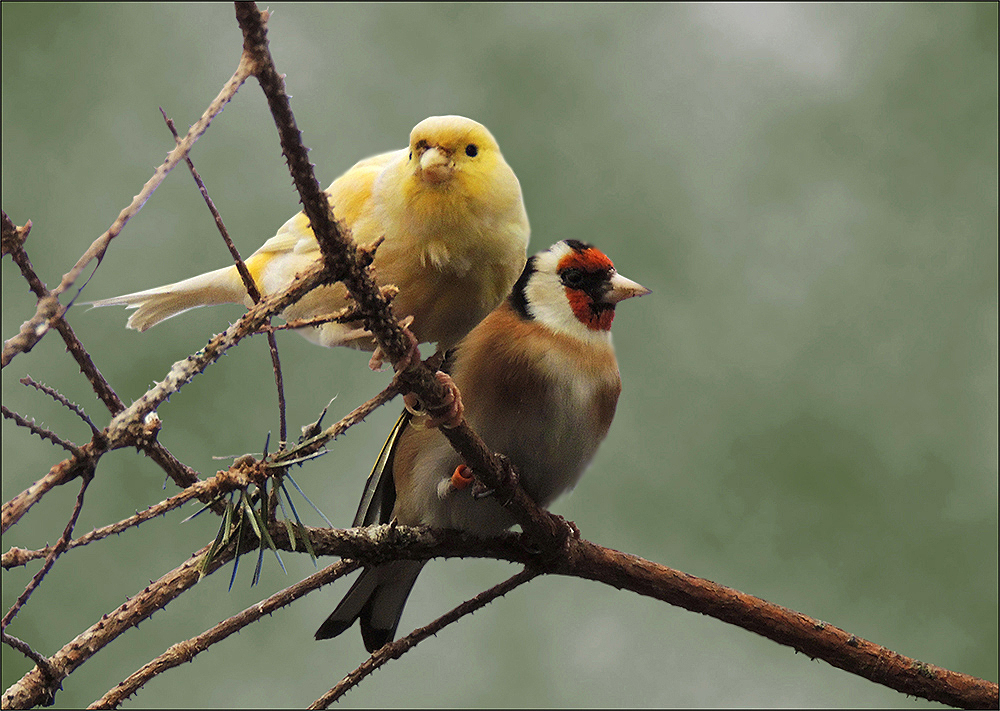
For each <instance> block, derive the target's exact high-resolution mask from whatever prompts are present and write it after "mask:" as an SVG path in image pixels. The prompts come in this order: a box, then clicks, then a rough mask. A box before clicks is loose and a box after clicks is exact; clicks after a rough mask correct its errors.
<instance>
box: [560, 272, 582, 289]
mask: <svg viewBox="0 0 1000 711" xmlns="http://www.w3.org/2000/svg"><path fill="white" fill-rule="evenodd" d="M559 279H560V281H562V283H563V284H564V285H566V286H568V287H569V288H570V289H579V288H580V287H581V286H583V272H581V271H580V270H579V269H567V270H565V271H564V272H563V273H562V274H560V275H559Z"/></svg>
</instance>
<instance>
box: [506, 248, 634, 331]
mask: <svg viewBox="0 0 1000 711" xmlns="http://www.w3.org/2000/svg"><path fill="white" fill-rule="evenodd" d="M649 293H650V291H649V289H647V288H646V287H644V286H642V285H641V284H637V283H636V282H634V281H632V280H631V279H626V278H625V277H623V276H622V275H621V274H619V273H618V272H617V271H616V270H615V265H614V264H612V262H611V260H610V259H608V257H607V256H606V255H605V254H604V253H603V252H601V251H600V250H599V249H597V248H596V247H594V246H593V245H590V244H587V243H586V242H580V241H579V240H575V239H568V240H563V241H562V242H557V243H556V244H554V245H552V247H550V248H549V249H547V250H545V251H544V252H539V253H538V254H536V255H535V256H533V257H532V258H531V259H529V260H528V264H527V265H526V266H525V268H524V272H522V274H521V277H520V279H518V280H517V283H516V284H515V285H514V289H513V291H512V292H511V296H510V300H511V304H512V306H513V307H514V310H515V311H517V312H518V313H519V314H520V315H521V316H522V317H523V318H528V319H534V320H537V321H539V322H541V323H543V324H545V325H546V326H548V327H549V328H551V329H553V330H554V331H557V332H562V333H567V334H570V335H574V336H576V337H578V338H581V339H584V340H607V339H608V338H609V337H610V331H611V322H612V321H613V320H614V317H615V306H616V305H617V304H618V302H620V301H623V300H624V299H629V298H632V297H633V296H644V295H646V294H649Z"/></svg>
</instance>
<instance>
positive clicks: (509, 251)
mask: <svg viewBox="0 0 1000 711" xmlns="http://www.w3.org/2000/svg"><path fill="white" fill-rule="evenodd" d="M327 193H328V194H329V196H330V201H331V204H332V205H333V211H334V215H335V216H336V217H337V218H338V219H340V220H341V221H343V222H344V223H345V224H346V225H347V226H348V227H349V228H350V230H351V235H352V236H353V238H354V241H355V242H356V243H357V244H358V245H359V246H365V245H370V244H372V243H373V242H374V241H375V240H377V239H378V238H379V237H385V241H384V242H383V243H382V245H381V246H380V247H379V248H378V251H377V252H376V253H375V258H374V261H373V263H372V267H373V269H374V278H375V281H376V282H377V283H378V284H379V285H380V286H381V285H385V284H395V285H396V286H397V287H398V288H399V293H398V295H397V296H396V298H395V299H394V301H393V304H392V306H393V311H394V313H395V314H396V317H397V318H399V319H405V318H408V317H412V323H411V325H410V331H411V332H412V333H413V335H414V336H415V337H416V339H417V342H419V343H424V342H436V343H438V348H439V349H441V350H446V349H448V348H451V347H452V346H454V345H455V344H456V343H458V341H459V340H461V338H462V337H463V336H464V335H465V334H467V333H468V332H469V331H470V330H471V329H472V327H473V326H475V325H476V324H477V323H479V322H480V321H481V320H482V319H483V317H485V316H486V315H487V314H488V313H489V312H490V311H491V310H493V308H494V307H495V306H496V305H497V304H499V303H500V301H501V300H503V298H504V297H505V296H506V295H507V294H508V292H509V291H510V289H511V286H513V284H514V281H515V280H516V279H517V277H518V275H519V274H520V273H521V270H522V268H523V267H524V263H525V256H526V254H525V252H526V249H527V246H528V236H529V232H530V230H529V227H528V216H527V214H526V213H525V210H524V201H523V199H522V195H521V186H520V183H518V180H517V177H516V176H515V175H514V171H513V170H511V168H510V166H509V165H507V162H506V161H505V160H504V157H503V155H502V154H501V153H500V147H499V146H498V145H497V142H496V140H495V139H494V138H493V136H492V134H490V132H489V131H488V130H487V129H486V127H485V126H483V125H482V124H479V123H476V122H475V121H472V120H470V119H467V118H464V117H462V116H432V117H430V118H427V119H424V120H423V121H421V122H420V123H418V124H417V125H416V126H415V127H414V128H413V131H411V133H410V145H409V148H403V149H401V150H398V151H393V152H391V153H383V154H381V155H376V156H373V157H371V158H366V159H365V160H362V161H360V162H358V163H357V164H355V165H354V167H352V168H351V169H350V170H348V171H347V172H346V173H344V174H343V175H342V176H340V177H339V178H337V179H336V180H335V181H334V182H333V184H332V185H330V187H329V188H328V189H327ZM319 259H320V252H319V245H318V243H317V242H316V238H315V236H314V235H313V232H312V229H311V227H310V225H309V220H308V218H306V216H305V213H303V212H300V213H299V214H297V215H296V216H295V217H293V218H292V219H290V220H289V221H288V222H286V223H285V224H284V225H283V226H282V227H281V229H279V230H278V234H276V235H275V236H274V237H272V238H271V239H269V240H268V241H267V242H265V243H264V245H263V246H262V247H261V248H260V249H258V250H257V251H256V252H254V253H253V254H252V255H251V256H250V257H249V258H248V259H247V260H246V264H247V267H248V268H249V270H250V273H251V274H252V275H253V278H254V281H256V282H257V286H258V288H259V289H260V291H261V292H262V293H263V294H264V295H265V296H266V295H269V294H272V293H275V292H278V291H280V290H282V289H283V288H285V287H286V286H287V285H288V284H290V283H291V281H292V278H293V277H294V276H295V274H296V273H297V272H301V271H303V270H304V269H305V268H306V267H308V266H309V265H310V264H312V263H313V262H315V261H317V260H319ZM346 297H347V290H346V288H345V287H344V285H343V284H339V283H338V284H333V285H330V286H326V287H322V288H320V289H317V290H315V291H313V292H311V293H309V294H308V295H306V297H305V298H303V299H302V300H301V301H299V302H298V303H296V304H294V305H292V306H290V307H289V308H288V309H286V310H285V312H284V313H283V314H282V316H283V317H284V318H285V319H287V320H290V319H297V318H310V317H315V316H320V315H323V314H329V313H333V312H336V311H337V310H338V309H340V308H342V307H343V306H345V305H346V303H347V300H346ZM222 303H245V304H246V305H247V306H250V305H251V302H250V299H249V297H248V296H247V292H246V289H245V288H244V286H243V282H242V280H241V279H240V276H239V273H238V272H237V270H236V267H235V266H230V267H225V268H223V269H218V270H216V271H212V272H208V273H206V274H201V275H200V276H196V277H192V278H190V279H186V280H184V281H180V282H177V283H176V284H168V285H167V286H161V287H159V288H156V289H149V290H147V291H140V292H137V293H134V294H127V295H125V296H117V297H114V298H110V299H103V300H101V301H96V302H94V304H93V305H94V306H113V305H123V306H127V307H129V308H134V309H136V312H135V313H134V314H132V315H131V317H130V318H129V320H128V327H129V328H134V329H137V330H139V331H145V330H146V329H147V328H150V327H152V326H155V325H156V324H158V323H160V322H161V321H163V320H165V319H168V318H170V317H171V316H176V315H177V314H179V313H181V312H183V311H187V310H188V309H192V308H195V307H198V306H208V305H214V304H222ZM299 332H300V333H301V334H302V335H303V336H304V337H305V338H307V339H309V340H310V341H313V342H315V343H318V344H319V345H322V346H329V347H332V346H349V347H352V348H360V349H362V350H373V349H374V347H375V343H374V341H373V339H372V338H371V334H369V333H368V332H366V331H365V330H364V329H363V328H362V326H361V324H360V322H359V323H351V324H339V323H327V324H323V325H321V326H310V327H306V328H302V329H299Z"/></svg>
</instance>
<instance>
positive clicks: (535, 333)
mask: <svg viewBox="0 0 1000 711" xmlns="http://www.w3.org/2000/svg"><path fill="white" fill-rule="evenodd" d="M648 293H650V292H649V290H648V289H646V288H645V287H643V286H640V285H639V284H637V283H635V282H634V281H631V280H629V279H626V278H625V277H623V276H621V275H620V274H618V272H616V271H615V268H614V265H613V264H612V263H611V260H610V259H608V258H607V257H606V256H605V255H604V254H603V253H602V252H600V251H599V250H597V249H596V248H595V247H593V246H591V245H589V244H585V243H583V242H579V241H577V240H566V241H563V242H558V243H556V244H555V245H553V246H552V247H551V248H550V249H548V250H546V251H544V252H541V253H539V254H537V255H535V256H534V257H532V258H531V259H530V260H528V263H527V266H526V267H525V269H524V272H523V273H522V274H521V277H520V278H519V279H518V281H517V283H516V284H515V285H514V288H513V291H512V292H511V294H510V296H509V297H508V298H507V300H506V301H505V302H504V303H503V304H501V305H500V306H499V307H497V309H496V310H495V311H493V312H492V313H491V314H490V315H489V316H487V317H486V318H485V319H484V320H483V322H482V323H480V324H479V325H478V326H476V328H474V329H473V330H472V332H471V333H469V335H468V336H466V338H465V339H464V340H463V341H462V342H461V343H460V344H459V346H458V348H457V352H456V355H455V360H454V366H453V368H452V377H453V378H454V382H455V384H456V385H457V386H458V388H459V390H460V391H461V395H462V400H463V402H464V405H465V418H466V420H467V421H468V423H469V425H470V426H471V427H472V428H473V429H474V430H475V431H476V432H478V433H479V435H480V436H481V437H482V438H483V440H484V441H485V442H486V444H487V446H489V447H490V448H491V449H493V450H494V451H496V452H500V453H503V454H505V455H507V456H508V457H509V458H510V460H511V462H512V463H513V464H514V466H515V467H517V470H518V472H519V474H520V481H521V485H522V486H523V487H524V489H525V490H526V491H527V493H528V494H529V495H530V496H531V497H532V498H533V499H534V500H535V501H536V502H537V503H538V504H539V505H541V506H546V505H548V503H549V502H551V501H552V500H553V499H555V498H556V497H557V496H559V494H561V493H562V492H564V491H566V490H568V489H570V488H571V487H572V486H573V485H574V484H576V482H577V480H578V479H579V478H580V475H581V474H582V472H583V470H584V469H585V468H586V466H587V464H588V463H589V462H590V460H591V459H592V458H593V456H594V453H595V452H596V451H597V447H598V445H600V443H601V441H602V440H603V439H604V436H605V435H606V434H607V432H608V428H609V427H610V426H611V420H612V418H613V417H614V414H615V407H616V405H617V402H618V395H619V393H620V392H621V379H620V377H619V374H618V363H617V361H616V359H615V353H614V349H613V347H612V345H611V321H612V319H613V318H614V315H615V306H616V304H618V302H620V301H622V300H623V299H628V298H631V297H633V296H643V295H644V294H648ZM410 419H411V414H410V413H409V412H405V411H404V413H403V416H402V417H401V418H400V420H399V422H397V424H396V427H395V428H394V430H393V433H392V434H391V435H390V437H389V440H388V441H387V442H386V446H385V447H383V449H382V453H381V454H380V456H379V458H378V461H377V462H376V464H375V468H374V469H373V471H372V474H371V476H370V477H369V478H368V482H367V484H366V487H365V493H364V496H363V497H362V500H361V506H360V507H359V509H358V513H357V516H356V517H355V520H354V525H355V526H366V525H370V524H375V523H387V522H389V521H390V520H391V519H395V520H396V521H397V522H398V523H401V524H405V525H420V524H424V525H429V526H437V527H441V528H455V529H461V530H465V531H470V532H473V533H476V534H479V535H483V536H494V535H497V534H499V533H500V532H502V531H504V530H505V529H507V528H508V527H510V526H511V525H512V524H513V520H512V519H511V517H510V516H509V514H508V513H507V511H506V510H505V509H504V508H503V507H502V506H501V505H500V504H499V503H497V501H495V500H494V499H493V498H492V497H486V498H482V497H478V498H477V497H474V496H473V495H472V487H468V486H467V484H468V483H470V482H471V481H472V476H471V473H469V472H468V471H467V470H466V469H465V467H464V465H463V464H462V462H461V459H460V458H459V455H458V454H456V453H455V451H454V450H453V449H452V447H451V445H450V444H449V443H448V441H447V440H446V439H445V437H444V435H442V434H441V432H440V431H439V430H437V429H429V428H427V427H421V423H422V422H425V421H426V419H427V418H426V416H416V417H415V418H414V419H413V421H412V422H410ZM390 474H391V477H390ZM423 565H424V562H423V561H409V560H399V561H393V562H391V563H387V564H385V565H379V566H376V567H370V568H366V569H365V570H364V571H363V572H362V574H361V576H360V577H359V578H358V579H357V581H356V582H355V583H354V586H353V587H352V588H351V589H350V591H349V592H348V593H347V595H346V597H344V599H343V601H341V603H340V604H339V605H338V606H337V609H336V610H334V611H333V613H332V614H331V615H330V616H329V617H328V618H327V619H326V621H325V622H324V623H323V624H322V625H321V626H320V628H319V629H318V630H317V631H316V639H328V638H330V637H335V636H336V635H339V634H340V633H341V632H343V631H344V630H346V629H347V628H349V627H350V626H351V625H352V624H353V623H354V620H356V619H359V618H360V620H361V635H362V638H363V639H364V643H365V647H366V648H367V649H368V651H374V650H376V649H378V648H379V647H381V646H382V645H383V644H385V643H387V642H389V641H391V640H392V639H393V637H394V636H395V633H396V626H397V625H398V624H399V618H400V615H401V614H402V612H403V605H404V604H405V602H406V598H407V596H408V595H409V593H410V589H411V588H412V587H413V583H414V581H415V580H416V578H417V574H418V573H419V572H420V570H421V568H422V567H423Z"/></svg>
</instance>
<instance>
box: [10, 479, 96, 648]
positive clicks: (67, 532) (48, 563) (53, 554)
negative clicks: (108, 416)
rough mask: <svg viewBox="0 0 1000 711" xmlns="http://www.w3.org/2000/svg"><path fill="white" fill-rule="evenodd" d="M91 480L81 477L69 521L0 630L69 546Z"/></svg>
mask: <svg viewBox="0 0 1000 711" xmlns="http://www.w3.org/2000/svg"><path fill="white" fill-rule="evenodd" d="M92 479H93V471H91V473H90V474H89V475H85V476H84V477H83V483H82V484H80V493H79V494H77V497H76V505H75V506H73V513H72V514H71V515H70V517H69V521H68V522H67V523H66V528H65V529H63V534H62V536H60V537H59V540H58V541H57V542H56V544H55V545H54V546H53V547H52V550H51V551H50V552H49V554H48V555H47V556H45V563H44V564H43V565H42V567H41V569H40V570H39V571H38V572H37V573H35V575H34V577H32V578H31V581H30V582H29V583H28V584H27V585H26V586H25V588H24V590H23V591H22V592H21V594H20V595H19V596H18V598H17V600H15V601H14V604H13V605H11V606H10V609H9V610H7V614H6V615H4V616H3V619H2V620H0V629H3V630H6V629H7V625H9V624H10V623H11V620H13V619H14V617H15V616H16V615H17V613H18V611H19V610H20V609H21V608H22V607H24V604H25V603H26V602H28V598H30V597H31V594H32V593H33V592H34V591H35V590H36V589H37V588H38V586H39V585H40V584H41V582H42V580H43V579H44V578H45V576H46V574H47V573H48V572H49V570H51V569H52V566H53V565H54V564H55V562H56V559H57V558H58V557H59V556H60V555H62V552H63V551H64V550H66V546H67V545H68V544H69V542H70V540H71V539H72V538H73V528H74V527H75V526H76V522H77V520H78V519H79V518H80V512H81V511H82V510H83V495H84V494H86V493H87V487H88V486H89V485H90V482H91V480H92Z"/></svg>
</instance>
